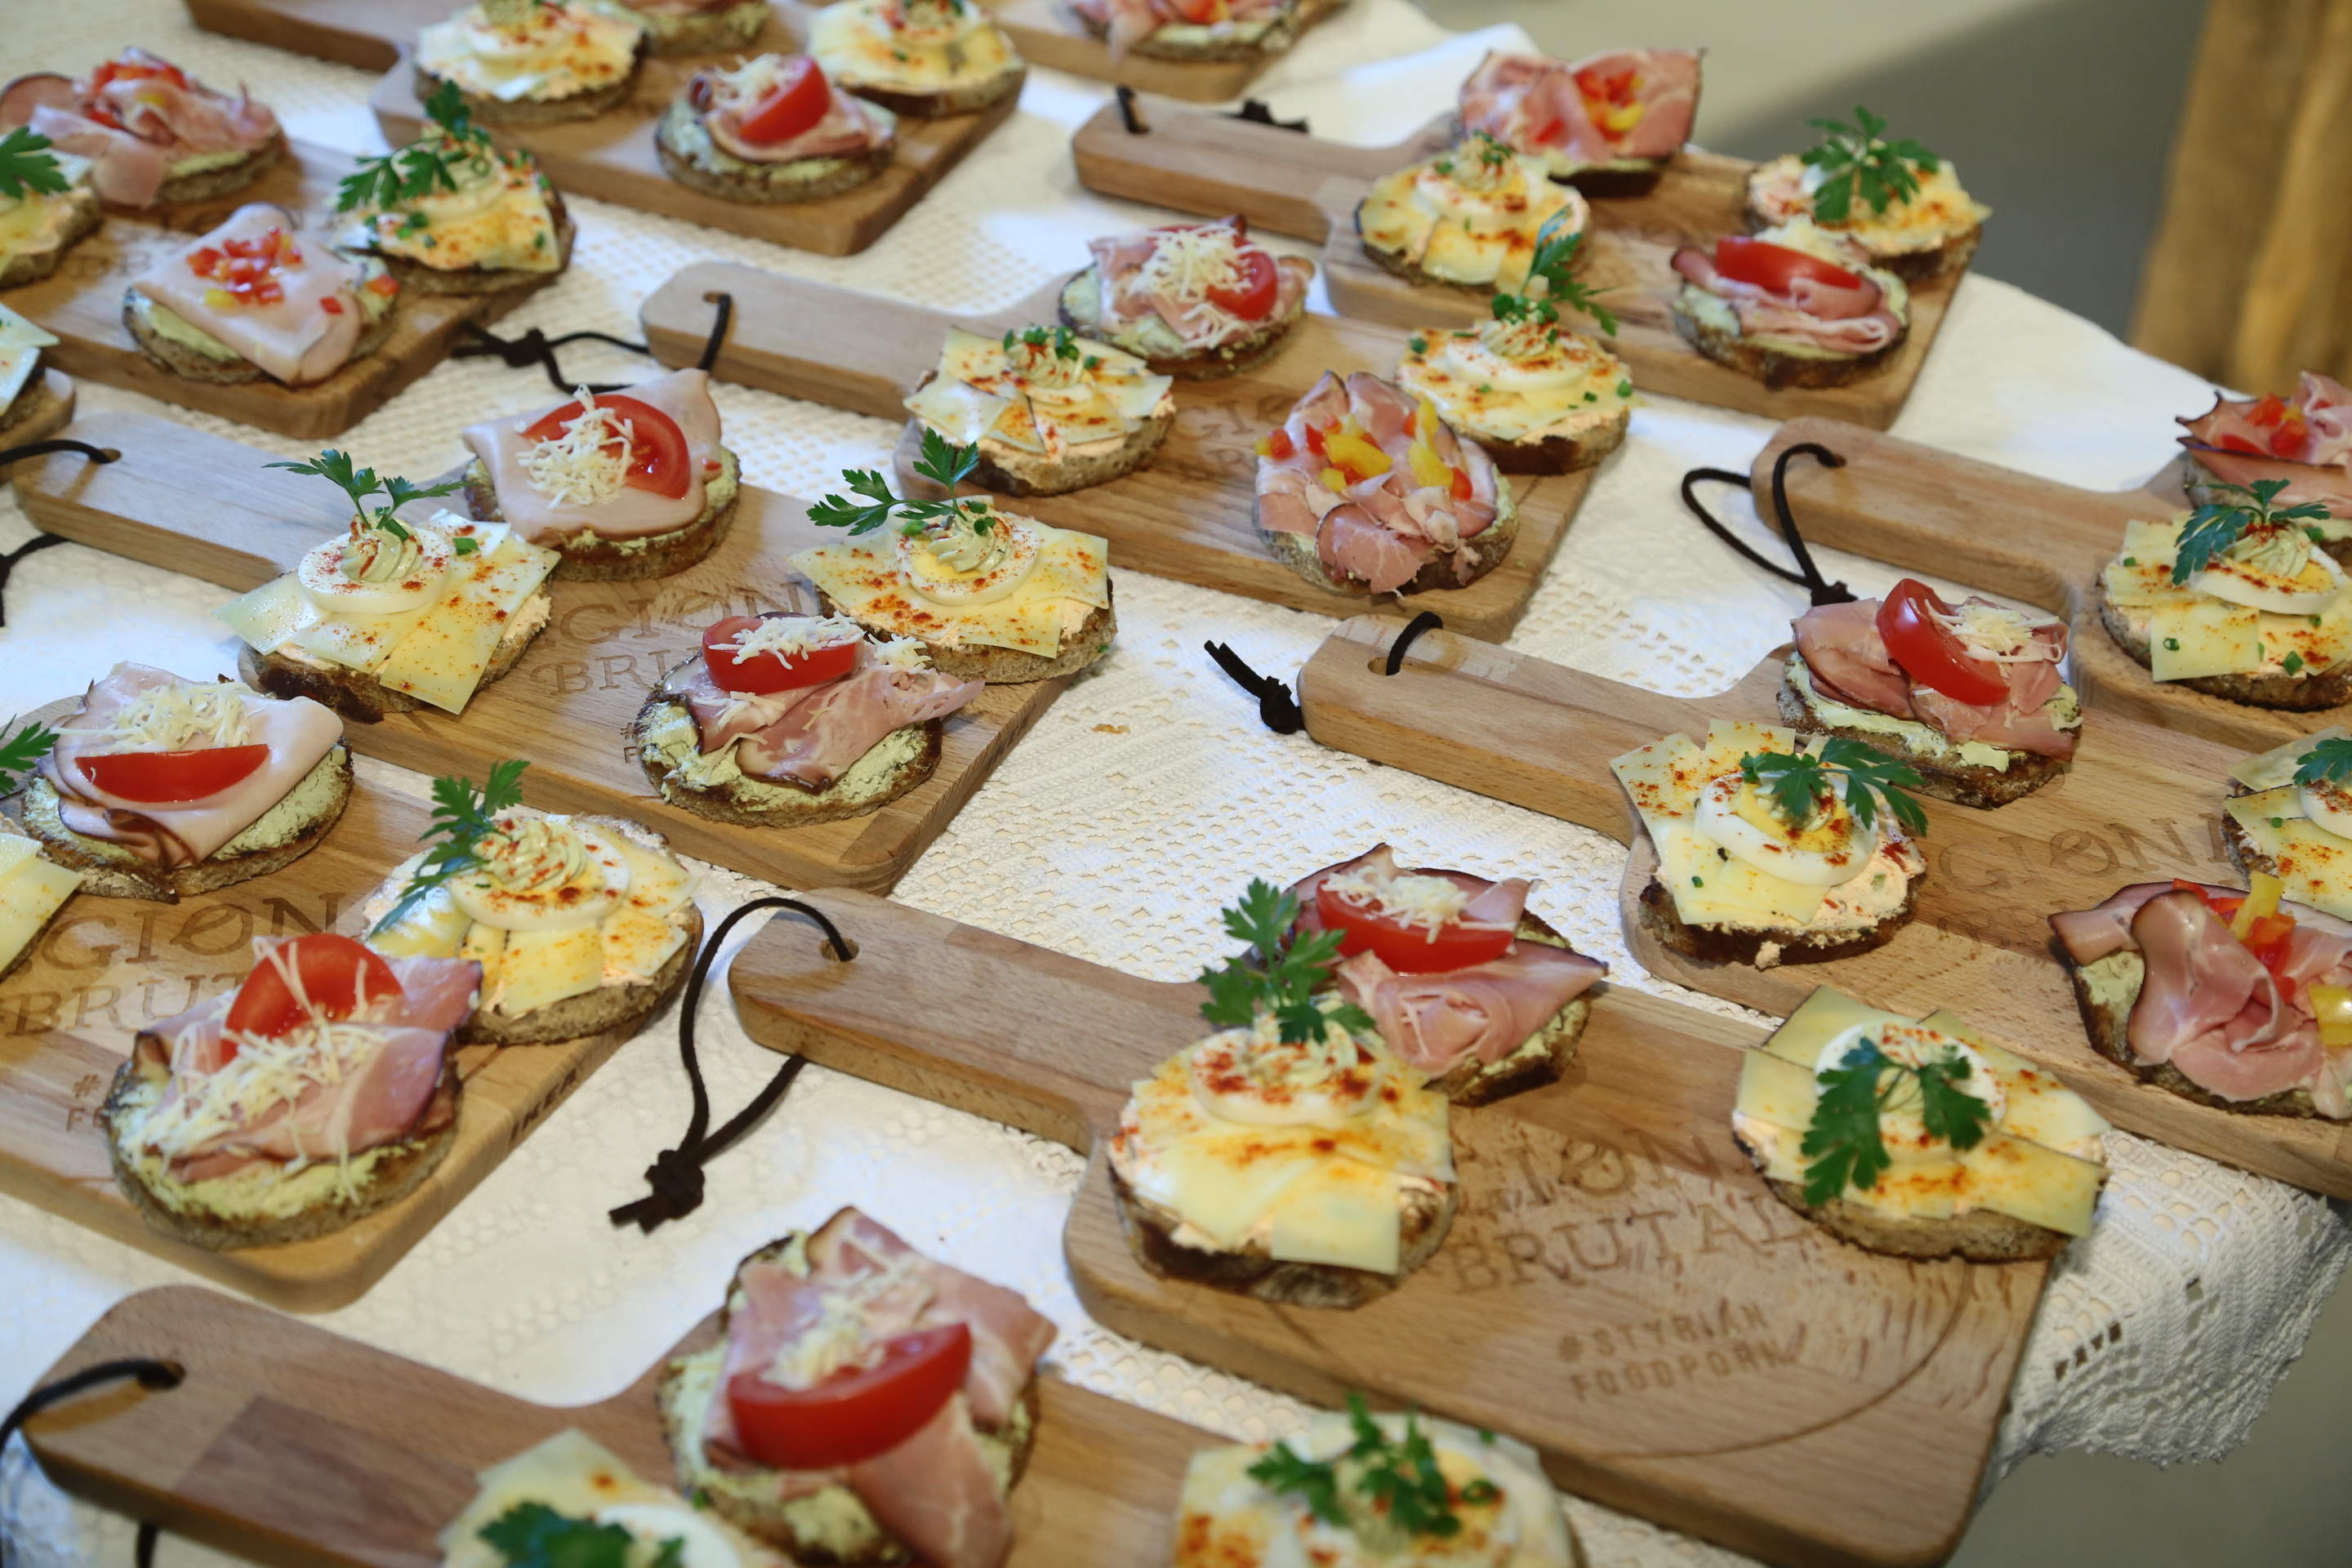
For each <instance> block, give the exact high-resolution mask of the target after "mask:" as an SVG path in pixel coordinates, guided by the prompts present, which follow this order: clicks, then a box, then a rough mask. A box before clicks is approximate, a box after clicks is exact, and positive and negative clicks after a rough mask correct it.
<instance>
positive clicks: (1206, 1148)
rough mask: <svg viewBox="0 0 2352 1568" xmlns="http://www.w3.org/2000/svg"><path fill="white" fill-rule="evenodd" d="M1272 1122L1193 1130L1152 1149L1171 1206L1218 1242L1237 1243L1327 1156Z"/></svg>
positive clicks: (1222, 1245) (1224, 1243) (1227, 1245)
mask: <svg viewBox="0 0 2352 1568" xmlns="http://www.w3.org/2000/svg"><path fill="white" fill-rule="evenodd" d="M1286 1131H1291V1130H1286V1129H1283V1128H1278V1127H1250V1128H1223V1129H1219V1130H1214V1131H1202V1132H1195V1133H1193V1134H1192V1135H1191V1136H1189V1137H1185V1138H1182V1139H1180V1140H1178V1141H1177V1142H1174V1143H1172V1144H1170V1145H1168V1146H1166V1147H1164V1148H1162V1149H1160V1150H1159V1151H1158V1152H1157V1159H1158V1161H1159V1163H1160V1167H1161V1170H1162V1172H1163V1173H1164V1174H1165V1178H1166V1190H1168V1191H1170V1192H1173V1193H1178V1194H1181V1199H1180V1201H1179V1202H1178V1204H1177V1205H1176V1206H1177V1212H1178V1213H1180V1214H1181V1215H1183V1217H1184V1219H1185V1220H1186V1221H1187V1222H1189V1223H1190V1224H1191V1225H1192V1226H1194V1227H1195V1228H1196V1229H1198V1230H1200V1231H1201V1232H1202V1233H1203V1234H1204V1235H1206V1236H1207V1237H1209V1239H1210V1240H1212V1241H1213V1242H1215V1243H1216V1244H1217V1245H1218V1246H1219V1247H1225V1248H1228V1249H1231V1248H1234V1247H1239V1246H1240V1245H1241V1244H1242V1242H1243V1240H1244V1238H1245V1237H1248V1235H1249V1233H1250V1231H1251V1230H1252V1229H1253V1228H1255V1226H1256V1225H1257V1223H1258V1221H1260V1220H1261V1219H1264V1218H1265V1216H1266V1215H1268V1214H1269V1213H1271V1212H1272V1211H1273V1209H1274V1208H1275V1206H1276V1205H1277V1204H1279V1203H1280V1202H1281V1201H1282V1197H1283V1194H1285V1193H1286V1192H1288V1191H1289V1190H1290V1188H1291V1187H1292V1186H1293V1185H1294V1184H1297V1182H1298V1181H1299V1180H1300V1179H1301V1178H1303V1177H1304V1176H1306V1175H1307V1173H1308V1172H1310V1171H1313V1170H1314V1169H1315V1168H1316V1167H1317V1166H1318V1165H1321V1164H1323V1163H1326V1161H1327V1159H1328V1156H1325V1155H1323V1154H1319V1153H1318V1152H1315V1151H1314V1150H1313V1149H1311V1148H1309V1147H1308V1146H1307V1141H1306V1140H1304V1139H1297V1138H1288V1137H1285V1136H1284V1135H1283V1134H1284V1133H1285V1132H1286Z"/></svg>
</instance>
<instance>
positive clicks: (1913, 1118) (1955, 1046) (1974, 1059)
mask: <svg viewBox="0 0 2352 1568" xmlns="http://www.w3.org/2000/svg"><path fill="white" fill-rule="evenodd" d="M1864 1040H1868V1041H1870V1042H1872V1043H1873V1044H1874V1045H1875V1046H1877V1047H1878V1054H1879V1055H1881V1056H1883V1057H1885V1058H1886V1059H1887V1060H1889V1061H1893V1062H1900V1063H1902V1064H1903V1065H1904V1066H1905V1067H1914V1068H1916V1067H1921V1066H1924V1065H1925V1064H1927V1062H1930V1061H1941V1060H1944V1059H1946V1058H1950V1057H1958V1058H1959V1059H1960V1060H1962V1061H1964V1062H1966V1063H1968V1064H1969V1070H1968V1076H1967V1077H1965V1078H1962V1079H1959V1080H1958V1083H1956V1084H1955V1085H1954V1086H1953V1087H1954V1088H1956V1089H1958V1090H1959V1091H1960V1092H1961V1093H1962V1094H1966V1095H1969V1096H1972V1097H1973V1098H1975V1099H1977V1100H1981V1101H1983V1103H1984V1107H1985V1110H1987V1111H1988V1112H1990V1116H1989V1118H1988V1121H1987V1123H1986V1125H1987V1126H1988V1127H1993V1128H1997V1127H1999V1126H2000V1122H2001V1118H2002V1117H2003V1116H2005V1115H2006V1114H2008V1111H2009V1095H2008V1092H2007V1091H2006V1090H2004V1089H2002V1088H2001V1086H2000V1079H1998V1078H1996V1077H1994V1076H1993V1070H1992V1064H1991V1063H1990V1062H1989V1061H1987V1060H1986V1059H1985V1058H1984V1057H1983V1056H1982V1055H1981V1054H1980V1053H1979V1052H1978V1051H1977V1050H1976V1049H1975V1048H1974V1047H1971V1046H1970V1045H1969V1043H1968V1042H1967V1041H1966V1040H1963V1039H1960V1038H1959V1037H1957V1036H1953V1035H1947V1034H1945V1033H1944V1032H1943V1031H1941V1030H1940V1029H1930V1028H1927V1027H1926V1026H1922V1025H1918V1024H1885V1023H1869V1024H1856V1025H1854V1026H1853V1027H1852V1028H1850V1029H1844V1030H1841V1031H1840V1032H1839V1033H1837V1034H1835V1035H1832V1036H1831V1037H1830V1039H1829V1042H1828V1043H1827V1044H1826V1045H1824V1046H1822V1054H1821V1055H1820V1056H1819V1057H1818V1058H1815V1060H1814V1062H1813V1071H1814V1073H1815V1074H1817V1075H1818V1074H1821V1073H1825V1072H1827V1071H1829V1070H1830V1069H1831V1068H1839V1067H1843V1066H1844V1065H1845V1058H1846V1053H1847V1052H1849V1051H1851V1050H1853V1048H1854V1047H1856V1046H1858V1045H1860V1044H1862V1043H1863V1041H1864ZM1878 1135H1879V1137H1880V1138H1881V1139H1882V1140H1883V1141H1884V1142H1885V1145H1886V1152H1887V1155H1888V1157H1889V1158H1891V1159H1892V1160H1893V1161H1894V1162H1895V1163H1896V1164H1898V1165H1901V1164H1916V1163H1934V1162H1937V1161H1942V1160H1948V1159H1949V1158H1951V1145H1949V1144H1948V1143H1946V1142H1944V1141H1943V1140H1942V1139H1940V1138H1934V1137H1930V1136H1929V1135H1928V1132H1927V1121H1925V1120H1924V1119H1923V1118H1922V1117H1921V1115H1920V1111H1919V1099H1918V1095H1917V1093H1916V1086H1912V1087H1907V1088H1904V1089H1898V1090H1897V1091H1896V1093H1895V1097H1894V1099H1893V1100H1891V1101H1890V1102H1889V1103H1888V1105H1887V1107H1886V1109H1885V1110H1882V1111H1880V1112H1879V1113H1878Z"/></svg>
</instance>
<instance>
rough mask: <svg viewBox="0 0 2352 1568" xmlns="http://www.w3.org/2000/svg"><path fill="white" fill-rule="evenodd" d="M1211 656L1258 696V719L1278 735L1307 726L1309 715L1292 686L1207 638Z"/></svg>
mask: <svg viewBox="0 0 2352 1568" xmlns="http://www.w3.org/2000/svg"><path fill="white" fill-rule="evenodd" d="M1201 646H1202V647H1203V648H1205V649H1207V650H1208V654H1209V657H1210V658H1213V659H1215V660H1216V661H1217V668H1219V669H1222V670H1223V671H1224V672H1225V673H1226V674H1227V675H1229V676H1232V677H1233V679H1234V685H1236V686H1238V687H1240V688H1241V689H1243V690H1244V691H1246V692H1248V693H1249V694H1250V695H1251V696H1252V697H1255V698H1256V699H1257V717H1258V722H1260V723H1262V724H1264V725H1265V727H1266V728H1267V729H1269V730H1271V731H1274V732H1275V733H1276V734H1277V735H1296V734H1297V733H1298V731H1301V730H1304V729H1305V728H1307V715H1305V714H1304V713H1301V712H1300V711H1299V710H1298V700H1297V698H1296V697H1294V696H1292V695H1291V692H1290V688H1289V687H1288V686H1287V685H1286V684H1284V683H1283V682H1282V681H1280V680H1277V679H1275V678H1274V677H1273V676H1271V675H1260V674H1259V673H1258V672H1257V671H1256V670H1255V669H1252V668H1250V667H1249V665H1248V663H1247V662H1246V661H1244V659H1243V658H1242V656H1241V655H1239V654H1237V653H1235V652H1234V650H1233V649H1232V648H1230V647H1226V646H1225V645H1224V644H1223V643H1221V642H1204V643H1202V645H1201Z"/></svg>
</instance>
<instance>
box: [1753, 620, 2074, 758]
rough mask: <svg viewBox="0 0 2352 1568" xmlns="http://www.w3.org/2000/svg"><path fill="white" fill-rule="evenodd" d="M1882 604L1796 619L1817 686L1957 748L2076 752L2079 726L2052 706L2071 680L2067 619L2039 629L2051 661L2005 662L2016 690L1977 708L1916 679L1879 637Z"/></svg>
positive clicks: (1824, 692)
mask: <svg viewBox="0 0 2352 1568" xmlns="http://www.w3.org/2000/svg"><path fill="white" fill-rule="evenodd" d="M1962 603H1963V604H1964V605H1988V606H1990V605H1992V601H1991V600H1990V599H1985V598H1977V597H1971V598H1969V599H1966V600H1963V601H1962ZM1879 607H1880V601H1879V600H1876V599H1857V600H1853V601H1852V602H1850V603H1847V604H1843V605H1818V606H1816V607H1815V608H1813V609H1811V610H1808V611H1806V612H1805V613H1804V614H1803V615H1801V616H1798V617H1797V618H1796V620H1795V621H1794V622H1793V623H1791V629H1792V630H1793V631H1794V632H1795V634H1796V640H1797V652H1798V655H1799V656H1800V657H1801V658H1803V659H1804V661H1805V668H1806V670H1807V672H1808V673H1809V674H1810V675H1811V679H1812V683H1813V688H1814V689H1815V690H1817V691H1819V692H1820V693H1821V694H1822V695H1823V696H1824V697H1828V698H1831V699H1832V700H1836V701H1840V702H1843V703H1846V704H1847V705H1849V706H1851V707H1855V708H1867V709H1869V710H1872V711H1873V712H1876V713H1885V714H1886V715H1888V716H1889V717H1890V718H1895V719H1909V720H1913V721H1916V722H1918V723H1922V724H1925V725H1927V727H1928V728H1929V729H1931V730H1934V731H1937V732H1938V733H1939V734H1941V735H1942V736H1943V737H1944V738H1945V739H1946V740H1948V741H1950V742H1952V743H1953V744H1955V745H1959V744H1962V743H1964V742H1969V741H1978V742H1983V743H1984V744H1986V745H1990V746H2005V747H2007V748H2009V749H2010V750H2011V751H2014V752H2033V753H2034V754H2036V755H2039V756H2045V757H2059V758H2065V757H2071V756H2073V755H2074V745H2075V742H2076V741H2077V740H2078V738H2079V731H2074V730H2070V729H2064V728H2062V727H2061V726H2060V725H2059V724H2058V722H2057V721H2056V720H2055V719H2053V717H2052V716H2051V714H2050V712H2049V710H2048V704H2049V702H2050V700H2051V699H2052V698H2053V697H2055V696H2057V695H2058V689H2059V687H2060V686H2061V685H2062V684H2063V677H2062V676H2061V673H2060V671H2061V668H2062V666H2063V661H2064V659H2065V658H2066V638H2067V633H2066V627H2065V625H2064V624H2063V622H2057V621H2053V622H2050V623H2049V624H2047V625H2045V626H2040V627H2038V628H2036V630H2035V633H2034V636H2035V637H2036V638H2037V639H2038V640H2039V641H2041V642H2042V644H2043V646H2044V647H2047V648H2048V650H2049V652H2050V657H2049V658H2032V659H2019V660H2015V661H2012V662H2008V663H2003V664H2000V665H1998V666H1997V667H1996V668H1999V669H2000V673H2001V677H2002V679H2005V680H2007V681H2008V683H2009V692H2008V695H2007V696H2006V698H2005V699H2004V700H2001V701H2000V702H1996V703H1990V704H1985V705H1977V704H1971V703H1967V702H1962V701H1961V700H1958V698H1955V697H1948V696H1946V695H1945V694H1944V693H1943V692H1940V691H1937V690H1936V689H1934V688H1932V687H1928V686H1923V685H1920V684H1919V683H1917V682H1916V681H1914V680H1913V679H1911V677H1910V675H1909V673H1908V672H1907V671H1906V670H1905V669H1904V668H1903V667H1902V666H1901V665H1900V664H1898V663H1896V662H1895V656H1894V655H1893V654H1892V653H1890V652H1889V651H1888V650H1887V647H1886V639H1885V637H1881V636H1880V635H1879V631H1878V612H1879Z"/></svg>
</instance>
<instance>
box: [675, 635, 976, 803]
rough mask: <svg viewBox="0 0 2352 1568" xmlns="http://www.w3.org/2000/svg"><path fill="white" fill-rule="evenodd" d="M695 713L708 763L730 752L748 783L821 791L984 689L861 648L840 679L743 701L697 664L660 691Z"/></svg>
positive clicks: (683, 669) (704, 664) (682, 670)
mask: <svg viewBox="0 0 2352 1568" xmlns="http://www.w3.org/2000/svg"><path fill="white" fill-rule="evenodd" d="M662 689H663V690H665V691H667V692H668V693H669V694H670V695H672V696H674V697H677V698H680V699H682V700H684V701H685V703H686V705H687V706H688V708H689V709H691V710H693V713H694V722H695V726H696V729H697V731H698V732H699V734H700V736H701V745H702V751H703V753H704V754H705V755H709V754H710V753H711V752H719V751H722V750H724V749H725V748H727V747H729V746H733V747H734V748H735V765H736V766H738V767H740V768H741V769H742V770H743V773H744V775H745V776H746V777H749V778H755V779H766V780H769V781H771V782H773V783H779V784H798V785H800V786H801V787H803V788H804V789H824V788H825V787H827V786H828V785H830V784H833V783H834V781H835V780H836V779H838V778H839V777H840V776H841V775H842V774H843V773H847V772H848V771H849V769H850V767H851V766H852V765H853V764H854V763H856V761H857V759H858V758H860V757H862V756H864V755H865V754H866V752H869V751H872V750H873V749H874V747H875V745H876V743H877V742H879V741H880V740H881V739H882V738H883V737H884V736H886V735H887V734H889V733H890V732H891V731H894V730H899V729H903V728H905V727H906V726H907V725H909V724H925V723H929V721H932V720H934V719H944V718H946V717H947V716H948V715H949V714H950V713H953V712H955V711H956V710H958V709H960V708H962V707H963V706H964V705H965V704H967V703H969V702H971V700H973V699H975V698H977V697H978V696H979V695H980V694H981V693H982V692H983V691H985V690H987V689H988V688H987V686H986V685H985V684H984V683H982V682H981V681H977V680H956V679H951V678H950V677H948V676H944V675H941V674H940V673H939V672H938V671H937V670H933V669H920V670H908V669H898V668H892V667H891V666H889V665H887V664H884V663H882V662H881V661H880V659H879V658H877V657H876V651H875V647H874V645H873V644H871V643H862V644H860V645H859V647H858V653H857V663H856V665H855V666H854V667H853V668H851V669H850V671H849V673H848V674H846V675H844V676H842V677H840V678H839V679H835V680H829V681H825V682H823V683H821V684H819V685H815V686H803V687H796V688H793V689H791V690H786V691H779V692H775V693H773V694H772V695H769V696H762V697H754V698H750V699H746V698H744V697H743V696H741V695H740V694H739V693H735V692H730V691H728V690H726V689H723V688H721V687H720V686H719V684H718V683H717V682H716V681H714V680H712V679H710V667H709V663H708V662H707V661H705V660H703V659H700V658H697V659H694V660H693V661H691V662H690V663H688V664H687V665H685V666H683V667H681V668H679V669H678V670H677V671H676V672H674V673H673V675H672V676H671V678H670V679H669V680H668V681H667V682H666V683H665V684H664V686H663V688H662Z"/></svg>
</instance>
